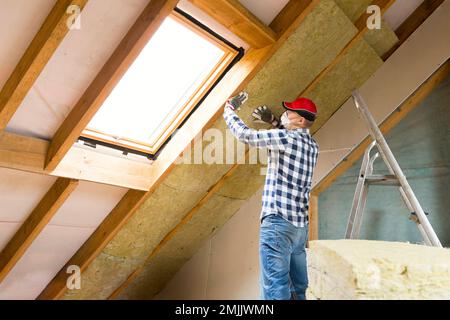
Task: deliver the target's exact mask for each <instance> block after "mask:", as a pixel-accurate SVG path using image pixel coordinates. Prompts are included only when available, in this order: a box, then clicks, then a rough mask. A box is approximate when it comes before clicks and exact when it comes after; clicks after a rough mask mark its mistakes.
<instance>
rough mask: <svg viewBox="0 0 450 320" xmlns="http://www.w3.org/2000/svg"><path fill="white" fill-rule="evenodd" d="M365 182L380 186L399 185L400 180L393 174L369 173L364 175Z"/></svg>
mask: <svg viewBox="0 0 450 320" xmlns="http://www.w3.org/2000/svg"><path fill="white" fill-rule="evenodd" d="M366 183H367V184H370V185H372V184H373V185H381V186H400V182H399V181H398V179H397V178H396V177H395V176H394V175H371V176H367V177H366Z"/></svg>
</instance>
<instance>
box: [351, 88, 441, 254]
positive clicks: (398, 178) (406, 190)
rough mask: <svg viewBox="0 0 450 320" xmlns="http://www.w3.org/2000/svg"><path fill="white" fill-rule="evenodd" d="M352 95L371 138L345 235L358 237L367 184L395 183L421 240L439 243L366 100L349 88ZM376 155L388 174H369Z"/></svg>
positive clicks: (433, 244) (427, 242)
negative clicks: (376, 150)
mask: <svg viewBox="0 0 450 320" xmlns="http://www.w3.org/2000/svg"><path fill="white" fill-rule="evenodd" d="M352 96H353V101H354V102H355V105H356V108H357V109H358V111H359V113H360V114H361V116H362V118H363V119H364V121H365V123H366V125H367V128H368V130H369V133H370V136H371V137H372V138H373V140H374V141H373V142H372V143H371V144H370V145H369V147H368V148H367V149H366V151H365V153H364V158H363V161H362V165H361V170H360V172H359V176H358V182H357V184H356V191H355V195H354V197H353V204H352V209H351V211H350V217H349V220H348V224H347V230H346V232H345V238H346V239H358V237H359V233H360V230H361V223H362V217H363V211H364V207H365V205H366V200H367V194H368V191H369V186H370V185H381V186H397V187H398V189H399V191H400V195H401V197H402V199H403V201H404V202H405V204H406V206H407V207H408V210H409V211H410V212H411V216H410V219H411V220H413V221H414V222H415V223H416V224H417V227H418V228H419V231H420V233H421V234H422V237H423V239H424V242H425V244H426V245H429V246H435V247H442V245H441V242H440V241H439V239H438V237H437V235H436V233H435V232H434V230H433V227H432V226H431V224H430V222H429V221H428V218H427V214H426V213H425V212H424V211H423V209H422V207H421V205H420V203H419V201H418V200H417V198H416V196H415V194H414V192H413V190H412V189H411V186H410V185H409V183H408V181H407V180H406V177H405V175H404V174H403V171H402V169H401V168H400V166H399V164H398V162H397V160H396V159H395V157H394V155H393V153H392V151H391V149H390V148H389V146H388V144H387V142H386V140H385V138H384V136H383V134H382V133H381V131H380V129H379V128H378V126H377V124H376V122H375V120H374V118H373V117H372V114H371V113H370V111H369V109H368V107H367V105H366V103H365V102H364V100H363V99H362V97H361V94H360V93H359V92H358V91H356V90H355V91H353V93H352ZM375 146H376V147H377V149H378V152H377V153H375V154H374V155H372V156H371V151H372V150H373V148H374V147H375ZM379 156H381V158H382V159H383V161H384V163H385V164H386V166H387V168H388V170H389V172H390V175H374V174H373V163H374V161H375V160H376V159H377V158H378V157H379Z"/></svg>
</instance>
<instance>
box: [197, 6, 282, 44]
mask: <svg viewBox="0 0 450 320" xmlns="http://www.w3.org/2000/svg"><path fill="white" fill-rule="evenodd" d="M189 1H190V2H192V3H193V4H194V5H196V6H197V7H198V8H200V9H202V10H203V11H205V12H206V13H207V14H209V15H210V16H211V17H213V18H214V19H215V20H217V21H218V22H220V23H221V24H222V25H224V26H225V27H226V28H227V29H228V30H230V31H231V32H233V33H234V34H236V35H237V36H238V37H240V38H241V39H242V40H244V41H245V42H247V43H248V44H249V45H250V46H251V47H252V48H256V49H258V48H263V47H265V46H268V45H271V44H273V43H274V42H275V41H276V38H277V36H276V34H275V32H274V31H273V30H272V29H271V28H269V27H268V26H266V25H265V24H264V23H262V22H261V21H260V20H259V19H258V18H257V17H256V16H255V15H253V14H252V13H251V12H250V11H248V10H247V9H246V8H245V7H244V6H243V5H241V4H240V3H239V1H238V0H189Z"/></svg>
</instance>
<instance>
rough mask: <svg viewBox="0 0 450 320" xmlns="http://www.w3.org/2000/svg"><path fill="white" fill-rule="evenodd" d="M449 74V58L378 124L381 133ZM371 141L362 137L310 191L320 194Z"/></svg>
mask: <svg viewBox="0 0 450 320" xmlns="http://www.w3.org/2000/svg"><path fill="white" fill-rule="evenodd" d="M449 75H450V60H448V61H447V62H446V63H445V64H443V65H442V66H441V67H440V68H439V69H438V70H437V71H436V72H435V73H433V75H432V76H431V77H430V78H429V79H428V80H426V81H425V82H424V83H423V84H422V85H421V86H420V87H419V88H418V89H417V90H416V91H415V92H414V93H413V94H412V95H411V96H410V97H409V98H408V99H406V100H405V102H403V103H402V104H401V105H400V106H399V107H398V108H397V109H396V110H395V111H394V112H392V113H391V115H390V116H389V117H387V118H386V120H384V121H383V123H382V124H381V125H380V130H381V132H382V133H383V134H387V133H388V132H389V131H390V130H391V129H392V128H394V127H395V126H396V125H397V124H398V123H399V122H400V121H401V120H402V119H403V118H405V117H406V116H407V115H408V114H409V113H410V112H411V111H412V110H414V109H415V108H416V107H417V106H418V105H419V104H420V103H421V102H422V101H423V100H424V99H425V98H426V97H427V96H428V95H429V94H430V93H431V92H433V90H434V89H435V88H436V87H437V86H438V85H439V84H440V83H441V82H442V81H443V80H445V79H446V78H447V77H448V76H449ZM371 142H372V138H371V137H367V138H366V139H364V140H363V141H362V142H361V143H360V144H359V145H358V146H357V147H356V148H354V149H353V150H352V151H351V152H350V153H349V154H348V155H347V156H346V157H345V158H344V159H343V160H342V161H341V162H340V163H339V164H337V165H336V167H335V168H334V169H333V170H332V171H331V172H330V173H328V174H327V175H326V176H325V177H324V178H323V179H322V180H320V181H319V182H318V183H317V185H316V186H315V187H314V188H313V190H312V191H311V193H313V194H315V195H320V194H321V193H322V192H324V191H325V190H326V189H327V188H328V187H329V186H331V184H332V183H333V182H334V181H336V179H338V178H339V177H340V176H341V175H342V174H343V173H344V172H346V171H347V169H349V168H350V167H351V166H353V165H354V164H355V163H356V162H357V161H358V160H359V159H360V158H361V157H362V155H363V154H364V151H365V150H366V148H367V147H368V146H369V144H370V143H371Z"/></svg>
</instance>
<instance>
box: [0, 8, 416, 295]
mask: <svg viewBox="0 0 450 320" xmlns="http://www.w3.org/2000/svg"><path fill="white" fill-rule="evenodd" d="M399 1H404V0H399ZM408 1H409V0H408ZM55 2H56V0H33V1H29V0H14V1H7V2H6V4H5V5H4V6H3V7H2V10H1V11H0V25H1V26H3V27H1V28H0V40H1V41H0V42H1V43H2V50H0V66H1V67H0V86H3V84H4V83H5V82H6V80H7V79H8V77H9V76H10V74H11V72H12V70H13V69H14V67H15V66H16V65H17V63H18V61H19V59H20V57H21V55H22V54H23V52H24V51H25V49H26V48H27V46H28V45H29V43H30V42H31V40H32V39H33V37H34V35H35V34H36V32H37V31H38V29H39V27H40V26H41V25H42V22H43V21H44V19H45V18H46V16H47V15H48V13H49V12H50V10H51V8H52V7H53V5H54V4H55ZM181 2H186V1H185V0H182V1H181ZM287 2H288V0H258V1H256V0H241V3H242V4H243V5H244V6H245V7H247V8H248V9H249V10H250V11H252V12H253V13H254V14H255V15H256V16H258V17H259V18H260V19H261V20H262V21H263V22H264V23H266V24H269V22H270V21H271V20H272V19H273V17H275V16H276V14H277V13H278V12H279V10H281V9H282V7H283V6H284V5H285V4H286V3H287ZM366 2H367V1H360V0H336V1H333V0H322V1H321V3H320V5H319V6H318V7H317V8H316V9H315V10H314V11H313V12H312V13H311V14H310V16H309V17H308V18H307V19H306V20H305V21H304V22H303V23H302V24H301V25H300V26H299V27H298V29H297V30H296V31H295V33H294V34H293V35H292V37H291V38H290V39H289V40H288V41H287V42H286V43H285V44H284V45H283V47H281V48H280V49H279V51H278V52H277V53H276V54H275V55H274V56H273V57H272V58H271V60H270V61H269V62H268V63H267V64H266V66H265V67H264V68H263V69H262V70H261V71H260V72H259V73H258V74H257V75H256V76H255V78H254V79H253V80H252V81H251V82H250V83H249V84H248V87H247V91H248V92H249V93H250V96H251V99H250V100H249V102H248V103H247V105H246V106H245V107H244V108H243V109H242V111H241V116H242V117H243V118H244V119H245V120H246V122H247V123H248V124H251V121H250V113H251V110H252V109H253V107H255V106H257V105H259V104H267V105H270V106H271V107H273V109H274V111H275V112H277V113H280V112H281V108H280V107H279V106H280V102H281V101H282V100H291V99H294V98H295V97H296V96H297V95H298V94H300V93H301V92H302V91H303V90H304V89H305V88H306V87H307V86H308V84H309V83H310V82H311V81H312V80H313V79H314V78H315V77H316V76H317V75H318V74H319V73H320V71H322V70H323V69H324V68H325V67H326V66H327V65H328V64H329V63H330V62H331V61H332V60H333V59H334V58H335V57H336V56H337V55H338V53H339V52H340V51H341V50H342V48H343V47H345V45H346V44H347V43H348V41H349V40H350V39H351V38H352V37H353V36H354V35H355V34H356V32H357V30H356V28H355V26H354V24H353V23H354V22H355V20H356V19H357V18H358V16H359V15H360V14H361V13H362V12H363V11H364V8H365V6H366V5H367V4H366ZM147 3H148V0H108V5H107V8H105V2H104V1H89V2H88V4H87V6H86V8H85V10H84V11H83V12H84V13H83V16H82V29H81V30H77V31H73V32H70V33H69V34H68V35H67V37H66V38H65V39H64V41H63V42H62V44H61V45H60V47H59V48H58V49H57V51H56V52H55V55H54V56H53V57H52V59H51V60H50V62H49V63H48V65H47V66H46V68H45V69H44V72H43V73H42V74H41V76H40V77H39V78H38V80H37V81H36V83H35V85H34V86H33V88H32V89H31V91H30V92H29V94H28V96H27V97H26V99H25V100H24V102H23V103H22V105H21V106H20V108H19V110H18V111H17V113H16V114H15V115H14V117H13V119H12V121H11V122H10V123H9V125H8V128H7V130H8V131H10V132H16V133H19V134H23V135H27V136H34V137H39V138H45V139H49V138H51V137H52V136H53V134H54V131H55V130H56V128H58V126H59V125H60V124H61V122H62V120H63V119H64V118H65V117H66V116H67V114H68V113H69V111H70V108H71V107H72V106H73V105H74V103H75V102H76V101H77V99H79V97H80V96H81V95H82V93H83V92H84V90H85V89H86V87H87V86H88V85H89V83H90V82H91V80H92V79H93V78H94V77H95V75H96V74H97V72H98V71H99V70H100V68H101V67H102V65H103V64H104V62H105V59H106V58H107V57H108V56H109V55H110V54H111V52H112V51H113V50H114V48H115V47H116V45H117V44H118V43H119V42H120V40H121V39H122V38H123V35H124V34H125V33H126V32H127V30H129V28H130V26H131V25H132V24H133V22H134V21H135V20H136V18H137V16H138V15H139V13H140V12H141V11H142V9H143V8H144V6H145V5H146V4H147ZM3 9H4V10H3ZM392 19H394V20H395V15H394V18H391V20H392ZM11 25H14V26H15V27H14V28H10V27H7V26H11ZM219 33H221V34H227V33H226V31H224V30H220V32H219ZM380 34H381V33H371V32H369V33H367V34H366V36H365V37H364V39H361V40H360V41H359V42H358V43H357V44H356V45H355V46H354V47H353V48H352V50H350V51H349V52H348V53H347V54H346V56H345V57H344V58H343V59H342V60H341V62H340V63H339V64H338V65H336V66H335V67H334V68H333V69H332V70H331V72H329V73H328V74H327V76H326V77H324V78H323V79H322V80H321V82H320V83H319V84H318V85H317V86H316V87H315V88H314V89H313V90H310V91H309V92H308V96H309V97H311V98H313V99H315V100H316V101H317V102H318V105H319V108H320V120H319V121H318V123H317V124H316V125H315V127H314V128H313V131H315V130H317V129H318V128H319V127H320V125H321V124H323V123H324V122H325V121H326V120H327V118H328V117H329V116H330V115H331V114H332V113H333V112H334V111H335V110H336V109H337V108H339V106H340V105H341V103H342V102H343V101H344V100H345V97H347V96H348V95H349V90H350V89H352V88H353V87H355V86H358V85H359V84H361V83H363V82H364V81H365V80H366V79H367V77H369V76H370V75H371V74H372V73H373V72H374V71H375V70H376V69H377V68H378V67H379V66H380V65H381V63H382V61H381V59H380V58H379V56H381V55H382V54H383V53H384V52H386V51H387V50H388V49H389V48H390V47H391V46H392V45H393V43H394V42H395V41H396V37H395V35H394V34H393V32H392V30H390V28H389V27H388V26H387V25H383V33H382V36H380ZM228 35H229V34H228ZM229 37H231V38H232V39H233V40H235V43H237V44H238V45H242V46H243V47H244V48H247V47H248V46H247V45H246V44H245V43H243V42H242V41H241V40H239V39H238V38H233V36H231V35H229ZM213 128H217V129H219V130H220V131H223V130H224V129H225V124H224V122H223V120H222V119H221V118H219V119H218V120H217V121H216V122H215V123H214V124H213ZM262 167H263V166H261V165H260V164H256V165H240V166H238V167H235V168H234V171H233V174H230V175H229V177H228V178H227V179H225V180H221V179H222V178H223V177H224V175H225V174H226V173H227V172H229V170H230V169H231V168H232V165H206V164H203V165H178V166H176V167H175V168H174V169H173V170H172V171H171V173H170V174H169V175H168V176H167V177H166V178H165V180H164V181H163V183H162V184H161V186H160V187H159V188H158V189H157V190H156V191H155V192H154V193H153V195H152V196H151V197H150V198H149V199H148V200H147V201H146V202H145V203H144V204H143V205H142V206H141V207H140V208H139V210H138V211H137V212H136V213H135V214H134V216H133V217H132V219H131V220H129V222H128V223H127V224H126V225H125V227H124V228H123V229H122V230H121V231H120V232H119V234H117V236H116V237H115V238H114V239H113V240H112V241H111V242H110V243H109V245H108V246H107V247H106V248H105V249H104V250H103V252H102V253H101V254H100V255H99V256H98V257H97V258H96V259H95V260H94V262H93V263H92V264H91V265H90V267H89V268H88V269H87V270H86V272H84V273H83V286H82V289H81V290H78V291H69V292H67V294H66V295H65V297H64V298H65V299H80V298H88V299H105V298H108V297H109V296H110V294H111V293H112V292H113V291H114V290H115V289H116V288H118V287H119V286H120V285H121V284H122V283H123V282H124V281H125V280H126V279H127V278H128V277H129V276H130V275H131V274H132V273H133V272H134V271H135V270H136V269H137V268H140V270H142V272H141V273H140V274H139V276H138V277H137V278H136V279H135V280H134V281H133V282H132V283H131V284H130V285H129V286H128V287H127V288H125V290H123V291H122V292H121V295H120V296H119V298H122V299H125V298H151V297H152V296H153V295H154V294H155V293H156V292H158V291H159V290H160V289H161V288H162V287H163V286H164V285H165V283H166V282H167V280H169V279H170V278H171V277H172V276H173V274H174V273H175V272H176V271H177V270H178V269H179V268H180V267H181V266H182V265H183V263H184V262H185V261H187V260H188V259H189V258H190V257H191V256H192V255H193V254H194V253H195V252H196V250H197V248H198V247H199V246H200V244H201V243H202V242H203V241H204V240H205V239H207V238H208V237H210V236H211V234H212V233H214V232H215V231H216V230H218V229H219V228H220V227H221V226H222V225H223V224H224V223H226V221H227V220H228V219H229V218H230V217H231V216H232V215H233V214H234V213H235V212H236V211H237V210H238V208H239V207H240V206H241V205H242V203H244V202H245V201H246V200H247V199H248V198H249V197H250V196H251V195H253V194H254V193H255V192H256V191H257V190H258V188H259V187H260V186H261V185H262V184H263V181H264V176H263V175H261V168H262ZM54 180H55V178H52V177H49V176H39V175H35V174H31V173H24V172H19V171H14V170H9V169H0V200H2V206H1V208H0V209H1V210H0V247H4V245H5V244H6V243H7V242H8V240H9V239H10V238H11V236H12V235H13V234H14V232H15V231H16V230H17V229H18V228H19V226H20V225H21V223H22V222H23V220H24V219H25V218H26V217H27V215H28V214H29V213H30V212H31V210H32V209H33V208H34V207H35V205H36V203H37V202H39V200H40V199H41V198H42V196H43V194H44V193H45V192H46V191H47V190H48V188H49V187H50V186H51V185H52V183H53V182H54ZM219 181H222V184H221V186H220V187H219V188H217V190H216V192H215V193H214V195H213V196H212V197H211V198H209V200H208V201H206V202H204V203H202V205H200V206H198V203H199V200H200V199H202V198H203V197H204V196H205V195H206V194H207V192H208V191H209V190H210V189H211V187H212V186H214V185H215V184H216V183H218V182H219ZM126 191H127V190H125V189H122V188H117V187H111V186H106V185H100V184H93V183H88V182H81V183H80V185H79V186H78V188H77V190H76V191H75V192H74V193H73V194H72V195H71V196H70V197H69V199H68V200H67V203H66V204H65V205H64V206H63V207H62V208H61V209H60V210H59V211H58V213H57V214H56V216H55V217H54V219H53V220H52V221H51V222H50V224H49V225H48V226H47V227H46V228H45V229H44V231H43V232H42V234H41V235H40V236H39V237H38V238H37V239H36V241H35V242H34V243H33V245H32V246H31V247H30V248H29V249H28V250H27V253H26V254H25V256H24V257H22V259H21V260H20V261H19V263H18V264H17V265H16V267H15V268H14V269H13V270H12V272H11V273H10V274H9V275H8V277H7V278H6V279H5V281H3V283H2V284H1V285H0V299H14V298H17V299H34V298H36V297H37V295H38V294H39V293H40V292H41V291H42V289H43V288H44V287H45V286H46V284H47V283H49V281H50V280H51V279H52V278H53V276H54V275H55V273H56V272H58V271H59V270H60V269H61V267H62V266H63V265H64V264H65V263H66V262H67V260H68V259H69V258H70V257H71V256H72V255H73V254H74V252H75V251H76V250H77V249H78V248H79V247H80V246H81V244H82V243H84V241H85V240H86V239H87V238H88V237H89V236H90V235H91V234H92V232H93V231H94V230H95V228H96V227H97V226H98V224H99V223H100V222H101V221H102V220H103V218H104V217H105V216H106V215H107V214H108V213H109V212H110V211H111V208H112V207H114V206H115V205H116V203H117V202H118V201H119V200H120V199H121V198H122V196H123V195H124V194H125V192H126ZM188 213H191V214H192V215H191V219H190V220H188V221H187V223H185V224H183V225H181V226H180V225H178V224H179V223H180V221H183V218H185V216H186V214H188ZM177 225H178V228H177V232H176V233H174V235H175V236H174V237H172V238H171V239H170V241H168V242H167V243H165V245H164V246H158V245H159V244H160V242H161V240H162V239H163V238H164V237H165V236H166V235H167V234H168V233H169V232H170V231H171V230H173V229H174V228H175V227H177ZM155 248H158V251H154V249H155ZM152 252H153V254H152Z"/></svg>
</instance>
